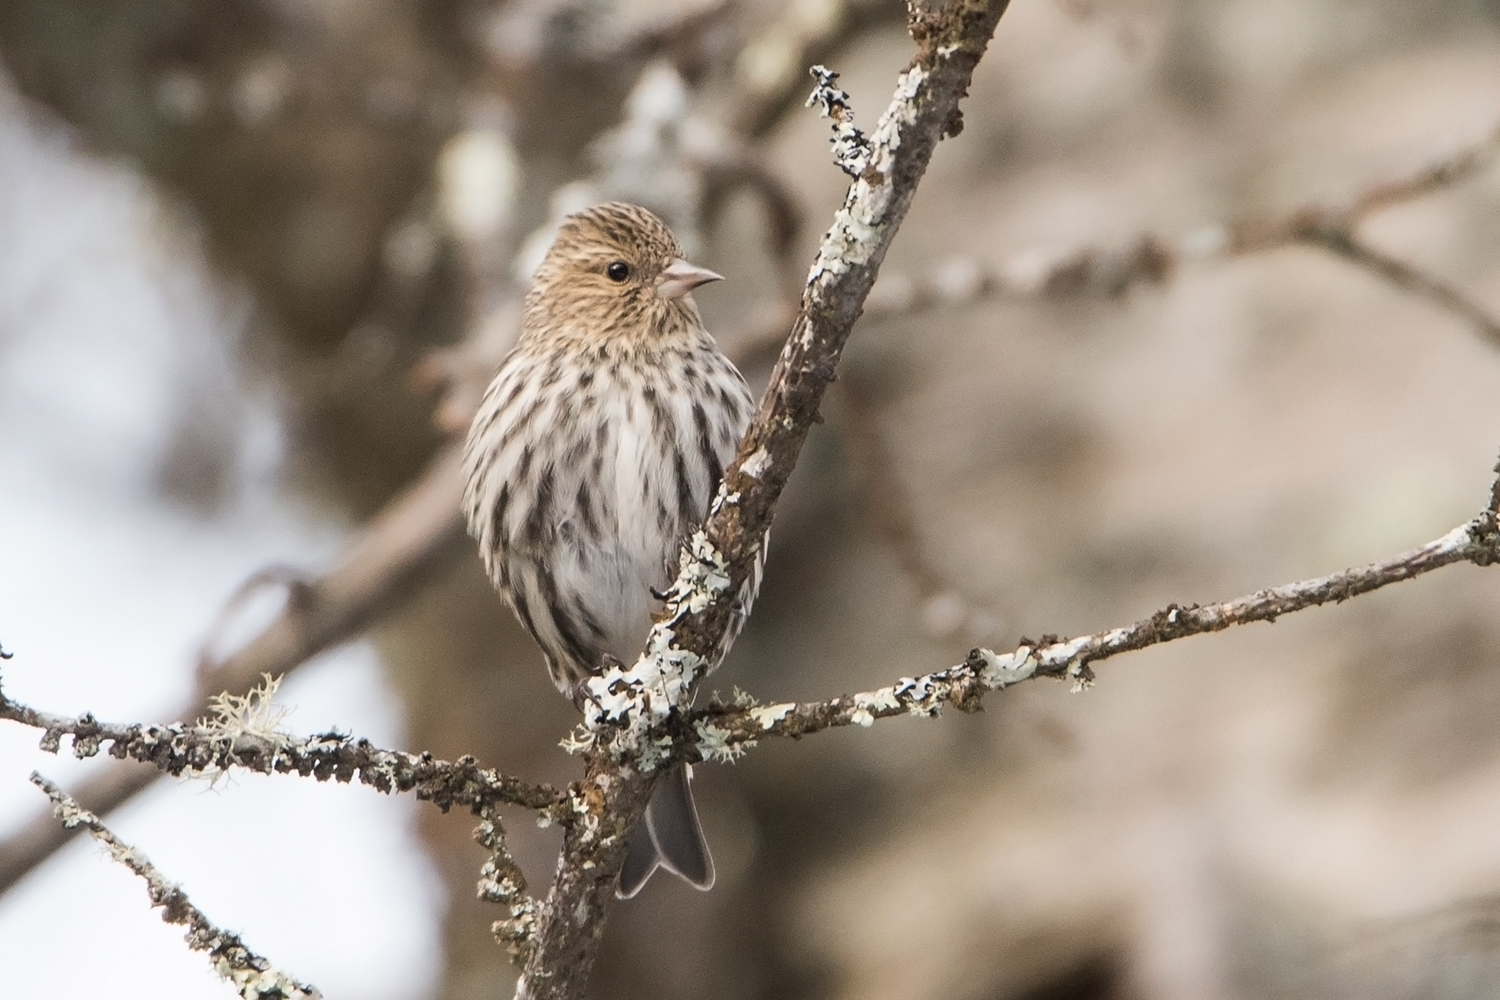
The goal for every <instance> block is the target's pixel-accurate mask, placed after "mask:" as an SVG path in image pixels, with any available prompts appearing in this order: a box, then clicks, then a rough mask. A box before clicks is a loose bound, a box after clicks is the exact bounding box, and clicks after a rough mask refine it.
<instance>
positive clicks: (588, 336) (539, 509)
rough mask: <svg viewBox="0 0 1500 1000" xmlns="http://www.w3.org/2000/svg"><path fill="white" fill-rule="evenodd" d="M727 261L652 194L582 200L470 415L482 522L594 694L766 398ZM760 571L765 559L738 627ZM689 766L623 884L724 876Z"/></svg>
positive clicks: (480, 528) (506, 582)
mask: <svg viewBox="0 0 1500 1000" xmlns="http://www.w3.org/2000/svg"><path fill="white" fill-rule="evenodd" d="M719 277H720V276H719V275H717V274H715V273H714V272H712V271H709V270H706V269H705V268H701V267H696V266H694V265H692V264H690V263H688V262H687V261H686V260H684V259H683V252H682V247H681V246H680V245H679V244H678V242H677V239H676V237H674V236H673V235H672V232H671V230H669V229H668V228H667V226H666V225H665V224H664V223H663V222H662V221H661V220H660V219H658V218H657V217H656V216H655V215H653V214H651V213H650V212H648V211H646V210H645V209H643V208H639V207H637V206H635V205H628V204H624V203H621V202H614V203H610V204H606V205H598V206H595V207H593V208H590V209H586V210H585V211H582V212H579V213H578V214H576V215H573V216H570V217H569V218H568V219H567V220H566V221H565V222H564V223H563V225H562V228H561V230H560V231H559V232H558V234H557V239H556V241H555V242H554V243H553V244H552V248H551V250H549V251H548V252H547V256H546V258H545V259H544V260H543V261H542V264H541V266H540V267H539V268H538V269H537V272H536V276H535V277H534V278H533V280H532V284H531V289H530V291H529V292H528V293H527V295H526V304H525V310H524V314H523V319H522V325H521V336H520V339H519V341H518V342H517V343H516V346H515V349H514V350H512V351H511V353H510V355H509V356H508V357H507V358H506V359H505V361H504V362H503V363H502V364H501V365H500V370H499V372H498V373H497V374H496V375H495V379H494V381H493V382H492V383H491V384H490V387H489V389H488V391H487V392H486V393H485V396H484V402H483V403H482V404H481V406H480V408H479V413H478V414H477V415H476V416H475V418H474V424H473V426H472V427H471V428H470V430H469V437H468V441H467V442H466V444H465V450H464V476H465V479H466V485H465V489H464V514H465V516H466V518H467V519H468V525H469V533H470V534H471V535H473V536H474V538H475V539H476V540H477V541H478V542H479V552H480V556H481V557H482V558H483V560H484V565H485V569H486V570H487V571H488V572H489V575H490V579H491V580H492V581H493V582H494V584H495V587H496V589H497V590H499V591H500V594H501V595H502V596H503V597H504V598H505V600H506V601H507V602H508V603H509V604H510V606H511V608H512V609H513V610H514V611H515V613H516V617H517V618H518V619H520V622H521V624H522V626H524V627H525V629H526V631H527V632H528V633H530V635H531V637H532V638H533V639H535V640H536V642H537V645H539V646H541V648H542V652H543V653H544V654H545V655H546V658H547V668H548V670H550V671H551V674H552V681H553V683H555V684H556V685H557V687H558V689H559V690H560V691H562V692H563V694H565V695H567V696H569V697H570V698H572V699H573V701H574V703H575V704H578V705H580V707H581V706H582V704H583V702H584V700H585V698H586V697H587V693H586V689H585V687H584V682H585V681H586V680H587V679H588V677H589V676H590V675H592V674H597V673H599V672H600V671H601V670H602V669H603V666H604V664H606V663H608V662H613V661H619V662H622V663H631V662H633V661H634V660H635V659H636V657H637V656H639V655H640V652H641V650H642V649H643V648H644V646H645V641H646V634H647V632H648V631H649V630H650V627H651V615H652V613H653V612H654V611H656V610H657V609H658V608H659V607H660V600H659V599H658V598H657V597H656V594H658V593H660V592H661V591H662V590H663V589H664V588H666V587H667V586H668V585H669V584H670V583H671V581H672V579H673V578H674V577H675V576H676V568H677V552H678V548H679V546H680V545H681V543H682V541H683V539H684V538H685V537H686V536H687V535H688V534H689V533H690V532H691V531H693V530H694V528H695V527H696V526H697V525H698V523H699V522H700V521H701V520H702V519H703V517H704V515H705V514H706V513H707V512H708V506H709V502H710V501H711V500H712V498H713V494H714V491H715V490H716V488H717V487H718V484H719V479H720V478H721V476H722V474H723V470H724V466H725V465H727V464H728V463H729V461H730V460H731V459H732V458H733V456H734V452H735V448H736V447H737V446H738V445H739V441H740V438H741V436H742V435H743V434H744V432H745V428H746V426H747V424H748V423H749V420H750V414H751V412H752V410H753V409H754V400H753V399H752V397H751V395H750V390H749V388H748V387H747V386H746V385H745V380H744V378H743V377H741V375H740V373H739V371H738V369H736V368H735V366H734V364H733V363H732V362H731V361H730V360H729V359H728V358H727V357H725V356H724V354H723V352H722V351H720V350H719V348H718V345H717V344H715V343H714V340H713V338H712V337H711V336H709V334H708V331H707V330H705V329H704V328H703V319H702V317H701V316H699V314H698V306H697V304H696V303H695V302H694V301H693V297H692V295H691V294H690V293H691V292H692V291H693V289H695V288H697V287H698V286H700V285H703V284H706V283H707V282H710V281H717V280H719ZM764 550H765V546H764V545H763V546H762V547H761V551H762V557H763V556H764ZM759 582H760V572H759V567H757V570H756V572H755V574H754V575H753V579H752V580H751V581H750V582H749V584H748V585H747V586H746V588H745V591H744V592H743V593H742V594H740V595H739V608H738V614H737V615H736V617H735V622H736V625H738V624H739V623H741V622H743V619H744V615H745V614H746V613H748V611H749V605H750V602H751V601H752V600H753V599H754V597H755V591H756V589H757V587H758V586H759ZM731 638H732V637H731ZM714 665H715V666H717V664H714ZM690 781H691V771H690V770H689V769H688V768H686V767H677V768H674V769H673V771H672V773H671V774H669V775H668V776H667V777H665V778H664V779H663V780H662V782H661V784H660V785H658V786H657V791H656V792H655V794H654V795H653V796H652V800H651V804H650V805H649V807H648V808H647V811H646V820H645V822H644V823H643V824H642V826H641V828H640V829H639V830H637V831H636V833H635V834H634V836H633V839H632V841H631V845H630V851H629V856H628V858H627V860H626V862H625V867H624V870H623V871H622V872H621V874H620V884H619V890H618V891H619V894H620V895H621V896H624V897H629V896H633V895H635V893H636V892H638V891H639V890H640V888H641V886H642V885H644V884H645V882H646V880H647V879H648V878H650V876H651V873H652V872H653V871H655V870H656V868H657V867H658V866H660V867H663V868H666V869H667V870H668V871H670V872H673V873H674V874H676V875H679V876H681V877H682V878H683V879H686V880H687V881H688V882H690V883H692V884H693V885H695V886H697V887H698V888H700V889H707V888H709V887H710V886H712V885H713V881H714V865H713V858H712V857H711V856H710V854H709V851H708V844H707V843H706V842H705V841H704V839H703V830H702V827H701V826H700V825H699V822H698V814H697V810H696V809H695V808H694V805H693V798H692V790H691V787H690V784H689V782H690Z"/></svg>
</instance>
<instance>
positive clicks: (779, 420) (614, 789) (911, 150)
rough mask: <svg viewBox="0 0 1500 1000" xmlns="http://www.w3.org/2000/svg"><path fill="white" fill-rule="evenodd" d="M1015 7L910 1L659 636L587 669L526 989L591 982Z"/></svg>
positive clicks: (529, 993)
mask: <svg viewBox="0 0 1500 1000" xmlns="http://www.w3.org/2000/svg"><path fill="white" fill-rule="evenodd" d="M1005 8H1006V0H989V2H985V0H956V2H953V3H950V4H948V5H946V6H944V7H942V8H941V9H937V10H926V9H922V8H920V7H918V6H916V5H913V6H912V7H911V14H910V22H909V24H910V29H911V33H912V36H913V38H914V39H915V40H916V42H917V45H918V53H917V56H916V58H915V59H913V61H912V63H911V65H910V66H909V67H908V68H907V69H906V71H905V72H903V73H902V74H901V76H900V78H899V79H898V81H897V85H896V93H895V96H894V97H893V99H892V101H891V104H890V106H889V107H888V108H887V109H886V112H885V114H884V115H883V116H882V117H881V119H880V121H879V123H878V124H877V126H876V127H875V129H874V131H873V132H872V133H871V135H870V136H869V137H868V142H867V145H866V146H865V147H863V148H860V149H859V150H858V153H859V157H858V158H859V159H860V161H861V164H860V170H859V172H858V176H857V178H856V179H855V180H854V182H853V183H852V184H851V185H850V187H849V190H848V193H847V194H846V195H845V199H844V204H843V207H842V208H840V209H839V211H838V213H837V215H836V216H835V218H834V223H833V227H832V228H831V229H830V230H829V231H828V233H827V234H826V235H825V237H824V239H823V243H822V247H821V249H820V250H819V252H818V256H817V259H816V260H815V261H814V263H813V266H812V270H811V273H810V274H809V276H808V279H807V285H806V288H805V290H804V292H803V296H802V306H801V310H800V313H799V315H798V317H797V320H796V322H795V323H794V325H793V327H792V331H791V335H790V336H789V337H788V339H787V342H786V347H785V349H784V350H783V352H782V355H781V359H780V361H778V363H777V365H776V368H775V370H774V371H773V372H772V375H771V383H770V386H769V387H768V389H767V390H766V394H765V396H764V397H763V398H762V400H761V405H760V408H759V409H758V411H757V412H756V415H755V417H754V419H753V421H752V423H751V426H750V429H749V431H748V432H747V434H746V436H745V440H744V441H743V442H742V443H741V445H740V449H739V453H738V454H737V456H736V458H735V460H734V462H733V463H731V465H730V468H729V469H728V471H727V472H726V473H725V476H724V482H723V484H721V486H720V489H719V493H718V496H717V497H716V499H715V501H714V503H713V505H712V508H711V510H710V512H709V516H708V518H707V520H706V521H705V522H704V525H703V527H702V528H701V529H699V530H698V531H697V532H695V533H694V535H693V537H692V538H691V540H690V541H689V542H688V544H687V545H685V546H684V548H683V551H682V553H681V557H680V571H679V574H678V577H677V580H676V581H675V582H674V584H673V585H672V587H671V588H670V590H669V592H668V594H667V597H666V601H665V608H664V610H663V612H662V613H661V614H660V615H659V616H658V618H657V621H656V624H655V625H654V626H653V628H652V631H651V635H650V637H649V638H648V640H647V648H646V652H645V653H643V654H642V656H641V658H640V659H639V660H638V661H637V662H636V664H634V665H633V666H632V667H631V668H629V669H628V670H626V669H624V668H623V667H616V668H613V669H611V670H610V671H608V672H606V673H605V675H604V676H603V677H600V678H596V679H594V680H592V681H590V684H589V688H590V694H591V696H592V697H593V698H594V699H596V705H597V709H595V710H589V711H586V712H585V725H586V727H587V728H586V730H585V733H584V739H582V740H581V741H580V743H581V744H582V745H584V746H585V747H586V748H587V749H586V754H585V762H586V768H587V770H586V774H585V778H584V780H583V782H581V783H580V784H579V785H577V786H575V791H574V802H575V807H576V808H577V809H579V811H580V813H581V816H580V820H579V822H575V823H574V824H573V825H572V826H571V827H570V828H569V829H568V831H567V832H566V834H565V837H564V843H563V856H562V858H561V860H560V863H559V866H558V873H557V878H556V879H555V881H554V882H553V885H552V888H551V891H550V892H549V893H548V896H547V899H546V902H545V903H544V904H543V906H542V910H541V913H540V915H539V917H538V921H537V931H536V941H535V947H534V948H533V950H532V952H531V955H530V957H529V959H528V961H527V963H526V968H525V971H524V972H523V974H522V977H521V981H520V983H519V984H518V986H517V996H518V997H526V998H529V1000H542V998H574V997H578V996H580V995H581V994H582V992H583V989H584V986H585V984H586V982H587V980H588V975H589V972H590V969H591V968H592V965H593V961H594V957H595V955H596V954H597V951H598V945H599V940H600V937H601V935H602V933H603V929H604V923H605V919H606V916H607V913H608V908H609V905H610V902H611V900H612V898H613V896H614V886H615V880H616V876H617V875H618V873H619V870H620V866H621V864H622V863H623V862H624V860H625V851H626V847H627V845H628V842H629V841H628V838H629V834H630V831H631V830H632V829H633V828H634V827H635V825H636V824H637V822H638V821H639V819H640V817H641V815H642V814H643V812H644V811H645V806H646V802H647V800H648V798H649V796H650V793H651V790H652V787H653V786H654V784H655V782H656V780H657V779H658V777H659V775H660V774H661V771H660V770H659V769H657V768H656V767H655V766H654V765H655V764H656V763H659V762H660V761H661V759H662V752H661V748H662V741H663V740H665V741H666V743H667V744H670V743H671V740H672V734H671V732H670V730H671V728H672V723H673V720H674V719H680V715H679V714H678V713H680V712H681V711H683V710H685V709H686V708H687V706H688V704H689V701H690V698H691V696H692V689H693V687H694V685H695V683H696V682H697V680H698V679H699V678H700V677H701V675H702V673H703V672H704V670H705V669H706V668H707V667H708V666H709V665H710V664H712V663H714V662H716V661H717V659H718V658H719V657H720V656H721V655H722V653H723V650H724V648H725V647H726V645H727V642H728V641H729V640H728V637H729V636H730V634H731V632H732V630H733V627H734V625H735V624H736V615H738V614H741V613H742V612H740V611H737V609H736V607H735V605H736V600H737V595H739V594H740V593H741V592H742V590H743V589H744V587H745V585H746V582H747V581H748V580H750V578H751V575H752V573H754V572H755V567H756V564H757V562H758V560H759V558H760V551H761V545H762V544H763V538H764V536H765V533H766V530H767V529H768V528H769V527H770V524H771V518H772V515H773V513H774V511H775V507H776V502H777V500H778V499H779V498H780V495H781V492H782V489H783V488H784V487H785V486H786V483H787V480H788V479H789V477H790V476H791V473H792V469H793V468H794V467H795V465H796V463H797V458H798V455H799V454H800V452H801V449H802V445H803V442H804V441H805V440H806V439H807V435H808V432H809V431H810V430H811V428H812V425H813V424H814V423H816V422H817V420H818V407H819V405H820V403H821V402H822V399H823V394H824V392H825V391H826V389H827V387H828V385H829V383H830V382H832V381H833V378H834V371H835V368H836V366H837V364H838V360H839V357H840V355H841V353H842V351H843V347H844V344H845V342H846V341H847V340H848V337H849V334H850V331H851V330H852V328H853V325H854V322H855V320H856V319H858V318H859V315H860V312H861V310H862V309H863V306H864V301H865V297H866V296H867V295H868V294H869V291H870V288H871V286H872V285H873V284H874V283H875V277H876V274H877V273H878V272H879V269H880V264H881V262H882V261H883V260H884V258H885V254H886V250H887V249H888V248H889V246H890V244H891V241H892V239H893V238H894V237H895V234H896V230H897V228H898V227H899V226H900V224H901V221H902V219H903V218H904V217H905V215H906V211H907V208H908V207H909V206H910V204H911V200H912V197H913V195H914V194H915V193H916V188H917V184H918V182H919V181H920V180H921V178H922V175H923V174H924V173H925V171H926V169H927V164H928V162H929V161H930V159H931V157H932V153H933V150H934V149H935V148H936V146H937V143H938V141H939V139H941V138H942V137H943V136H946V135H956V134H957V133H958V132H959V131H960V130H961V129H962V127H963V119H962V116H961V114H960V112H959V108H958V106H959V102H960V100H961V99H962V98H963V97H964V96H965V95H966V94H967V93H968V87H969V81H970V79H971V78H972V75H973V72H974V67H975V66H976V65H978V62H979V59H980V57H981V56H982V55H983V54H984V51H985V49H986V47H987V46H988V44H989V39H990V36H991V35H992V34H993V32H994V30H995V26H996V24H998V22H999V19H1000V16H1001V14H1002V13H1003V12H1004V11H1005ZM825 87H826V88H830V89H831V80H830V81H822V82H820V88H819V91H818V92H815V95H814V96H815V97H819V96H824V95H823V93H822V92H823V90H824V88H825ZM827 96H831V95H827ZM823 103H824V104H825V106H827V105H828V102H827V101H824V102H823ZM849 159H850V158H849V157H844V158H842V159H841V165H848V161H849Z"/></svg>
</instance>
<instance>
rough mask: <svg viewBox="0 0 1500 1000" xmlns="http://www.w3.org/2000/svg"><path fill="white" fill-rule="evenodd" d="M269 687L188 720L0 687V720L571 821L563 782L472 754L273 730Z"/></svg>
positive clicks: (56, 739)
mask: <svg viewBox="0 0 1500 1000" xmlns="http://www.w3.org/2000/svg"><path fill="white" fill-rule="evenodd" d="M274 692H275V684H274V682H273V683H271V684H268V685H267V686H266V687H263V688H260V689H257V690H256V691H252V692H251V693H250V695H248V696H246V697H244V698H239V697H234V696H227V695H226V696H221V698H220V699H219V701H218V702H217V703H216V704H215V705H214V706H212V709H211V710H212V713H213V715H214V718H212V719H205V720H200V721H199V722H198V723H197V724H195V725H192V726H184V725H181V724H177V723H174V724H172V725H168V726H161V725H147V724H141V723H131V724H128V725H121V724H112V723H104V722H99V721H98V720H97V719H95V718H94V717H93V716H92V715H90V714H84V715H81V716H78V717H77V718H68V717H66V716H61V715H52V714H50V713H47V712H40V711H37V710H36V709H34V708H31V707H29V706H27V705H23V704H21V703H19V702H16V701H12V700H11V699H10V698H8V697H6V696H5V694H4V692H3V691H0V719H6V720H9V721H12V722H19V723H20V724H22V725H24V726H31V727H33V728H35V729H40V730H42V740H41V748H42V749H43V750H45V751H47V752H48V753H57V752H58V749H59V747H60V746H61V743H62V739H63V737H64V736H67V737H70V738H71V739H72V743H73V755H74V756H76V757H79V758H85V757H92V756H94V755H95V754H97V753H99V751H100V750H104V751H105V752H106V753H108V754H109V755H110V756H111V757H115V758H118V759H121V760H125V759H132V760H138V761H143V762H146V763H149V764H154V765H155V766H156V768H157V769H158V770H159V771H160V772H162V773H165V774H170V775H173V776H178V775H183V774H187V775H193V776H207V777H210V778H212V777H214V776H216V775H219V774H222V773H223V772H225V771H228V770H229V769H230V768H234V767H241V768H245V769H247V770H250V771H258V772H260V773H261V774H292V773H295V774H300V775H302V776H303V777H312V778H316V779H317V780H318V781H329V780H335V781H339V782H349V781H353V780H356V779H357V780H358V781H359V782H360V783H361V784H365V785H369V786H370V787H371V788H374V789H376V790H377V791H381V792H385V793H387V794H392V793H396V792H412V793H414V794H415V795H416V797H417V798H419V799H422V800H424V801H428V802H432V803H433V804H434V805H436V806H437V807H438V808H439V809H442V810H443V811H444V812H447V811H448V810H449V809H451V808H453V807H454V806H460V807H464V808H468V809H473V810H475V811H476V812H481V811H484V810H489V809H493V807H495V806H497V805H499V804H502V803H505V804H509V805H516V806H522V807H524V808H526V809H531V810H534V811H535V812H538V813H540V814H542V815H543V816H546V817H547V818H548V819H550V820H553V821H555V822H558V823H568V822H571V820H572V816H571V814H570V813H569V812H568V809H567V795H566V794H565V793H563V792H562V791H559V790H558V789H556V788H553V787H552V786H551V785H546V784H535V783H532V782H528V781H523V780H522V779H520V778H515V777H511V776H510V775H505V774H501V773H499V772H497V771H494V770H491V769H489V768H483V767H480V766H479V763H478V762H477V761H475V760H474V758H472V757H460V758H459V759H458V760H456V761H446V760H439V759H438V758H436V757H433V756H432V755H431V754H429V753H421V754H413V753H406V752H404V751H401V750H382V749H380V748H378V747H375V746H372V745H371V744H370V741H369V740H364V739H353V738H351V737H349V736H347V735H345V734H343V733H336V732H328V733H323V734H321V735H318V736H312V737H308V738H306V739H297V738H295V737H292V736H289V735H287V734H285V733H282V732H279V731H277V730H276V728H275V722H276V715H275V711H274V709H273V708H272V706H271V702H270V699H271V696H272V695H273V694H274Z"/></svg>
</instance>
